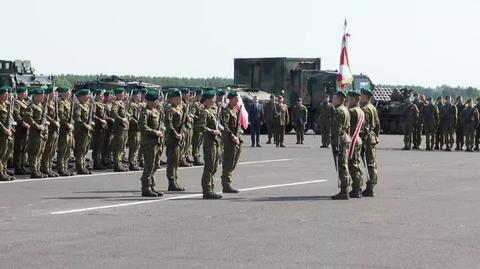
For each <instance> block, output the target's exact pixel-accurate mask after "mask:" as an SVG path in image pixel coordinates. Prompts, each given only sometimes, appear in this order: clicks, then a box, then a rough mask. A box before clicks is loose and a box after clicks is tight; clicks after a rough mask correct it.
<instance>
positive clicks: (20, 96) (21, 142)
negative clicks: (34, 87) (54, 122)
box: [13, 87, 30, 175]
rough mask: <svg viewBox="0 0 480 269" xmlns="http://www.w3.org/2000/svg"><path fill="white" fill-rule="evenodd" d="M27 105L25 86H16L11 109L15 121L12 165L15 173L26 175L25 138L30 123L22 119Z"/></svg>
mask: <svg viewBox="0 0 480 269" xmlns="http://www.w3.org/2000/svg"><path fill="white" fill-rule="evenodd" d="M28 105H29V102H28V92H27V88H26V87H18V88H17V100H16V101H15V109H14V111H13V119H14V120H15V121H16V122H17V126H16V127H15V133H14V135H13V136H14V141H15V143H14V144H13V166H14V168H15V174H16V175H28V174H29V173H28V172H27V171H26V170H25V169H26V164H27V141H28V140H27V138H28V130H29V129H30V125H28V123H26V122H25V121H24V120H23V119H24V114H25V111H26V110H27V108H28Z"/></svg>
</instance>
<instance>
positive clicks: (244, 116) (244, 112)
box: [237, 96, 248, 129]
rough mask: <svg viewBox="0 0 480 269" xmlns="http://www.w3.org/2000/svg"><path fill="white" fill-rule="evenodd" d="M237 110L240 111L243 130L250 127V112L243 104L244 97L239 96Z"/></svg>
mask: <svg viewBox="0 0 480 269" xmlns="http://www.w3.org/2000/svg"><path fill="white" fill-rule="evenodd" d="M237 109H238V110H239V111H240V125H241V126H242V128H243V129H247V127H248V112H247V110H246V109H245V105H244V104H243V100H242V97H240V96H238V103H237Z"/></svg>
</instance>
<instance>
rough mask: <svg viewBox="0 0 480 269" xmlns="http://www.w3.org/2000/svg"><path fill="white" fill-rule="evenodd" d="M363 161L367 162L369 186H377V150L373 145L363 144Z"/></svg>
mask: <svg viewBox="0 0 480 269" xmlns="http://www.w3.org/2000/svg"><path fill="white" fill-rule="evenodd" d="M363 156H364V159H363V161H364V162H365V161H366V162H367V170H368V171H367V173H368V180H367V185H376V184H377V180H378V171H377V149H376V145H374V144H372V143H364V144H363Z"/></svg>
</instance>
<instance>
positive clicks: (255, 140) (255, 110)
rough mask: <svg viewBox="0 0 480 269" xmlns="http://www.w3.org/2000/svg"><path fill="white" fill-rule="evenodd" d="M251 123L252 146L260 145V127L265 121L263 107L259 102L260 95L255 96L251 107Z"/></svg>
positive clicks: (249, 116) (249, 117)
mask: <svg viewBox="0 0 480 269" xmlns="http://www.w3.org/2000/svg"><path fill="white" fill-rule="evenodd" d="M248 120H249V123H250V136H251V137H252V147H255V145H256V146H257V147H261V146H260V127H261V126H262V123H263V107H262V105H261V104H260V103H258V97H257V96H254V97H253V102H252V106H251V107H250V114H249V115H248Z"/></svg>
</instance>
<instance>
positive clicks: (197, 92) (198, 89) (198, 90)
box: [195, 88, 213, 95]
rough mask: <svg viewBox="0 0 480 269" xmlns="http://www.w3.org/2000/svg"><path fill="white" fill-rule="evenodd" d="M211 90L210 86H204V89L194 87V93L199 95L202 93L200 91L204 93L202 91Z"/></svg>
mask: <svg viewBox="0 0 480 269" xmlns="http://www.w3.org/2000/svg"><path fill="white" fill-rule="evenodd" d="M211 90H213V89H211V88H205V89H202V88H196V89H195V93H196V94H197V95H200V94H202V93H204V92H209V91H211Z"/></svg>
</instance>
